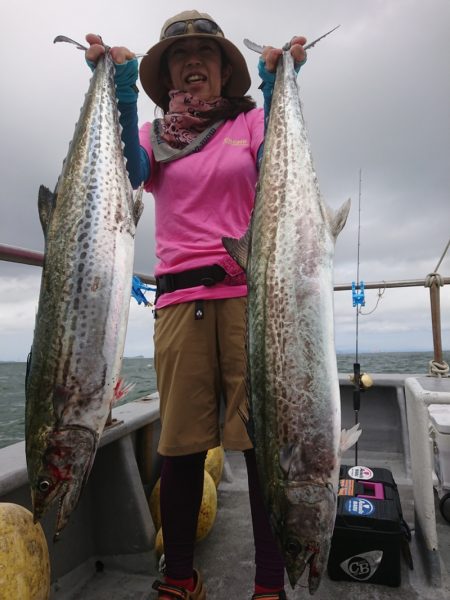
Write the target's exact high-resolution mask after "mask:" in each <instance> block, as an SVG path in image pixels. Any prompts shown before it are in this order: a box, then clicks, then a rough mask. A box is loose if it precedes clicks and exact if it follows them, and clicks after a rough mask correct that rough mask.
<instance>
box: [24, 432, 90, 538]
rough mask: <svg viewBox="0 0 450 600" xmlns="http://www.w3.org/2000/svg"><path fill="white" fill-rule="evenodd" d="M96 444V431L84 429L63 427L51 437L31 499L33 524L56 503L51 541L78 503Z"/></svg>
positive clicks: (57, 535) (59, 531) (64, 524)
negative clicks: (53, 533)
mask: <svg viewBox="0 0 450 600" xmlns="http://www.w3.org/2000/svg"><path fill="white" fill-rule="evenodd" d="M97 443H98V440H97V434H96V432H95V431H93V430H91V429H88V428H86V427H79V426H71V427H65V428H61V429H58V430H54V431H53V432H52V434H51V438H50V440H49V445H48V449H47V451H46V453H45V455H44V457H43V459H42V467H41V471H40V474H39V476H38V477H37V479H36V481H35V484H34V485H33V486H32V490H31V496H32V505H33V520H34V522H35V523H36V522H37V521H39V520H40V519H41V518H42V517H43V515H44V514H45V513H46V512H47V511H48V510H49V509H50V507H51V506H52V505H53V504H54V503H56V502H57V514H56V528H55V538H54V539H55V540H57V539H58V537H59V535H60V533H61V531H62V529H64V527H65V526H66V525H67V523H68V520H69V517H70V515H71V513H72V512H73V510H74V509H75V507H76V506H77V504H78V502H79V499H80V495H81V492H82V490H83V488H84V485H85V483H86V481H87V478H88V475H89V473H90V471H91V468H92V464H93V461H94V457H95V452H96V448H97Z"/></svg>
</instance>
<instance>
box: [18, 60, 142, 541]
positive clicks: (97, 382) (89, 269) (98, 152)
mask: <svg viewBox="0 0 450 600" xmlns="http://www.w3.org/2000/svg"><path fill="white" fill-rule="evenodd" d="M114 68H115V67H114V63H113V61H112V58H111V57H110V55H109V52H108V51H106V53H105V56H104V57H102V58H101V59H100V60H99V62H98V64H97V67H96V69H95V71H94V74H93V77H92V79H91V82H90V86H89V90H88V93H87V95H86V98H85V102H84V105H83V107H82V109H81V114H80V118H79V121H78V123H77V125H76V128H75V133H74V137H73V139H72V142H71V144H70V147H69V152H68V155H67V157H66V159H65V161H64V164H63V169H62V172H61V175H60V177H59V179H58V183H57V186H56V189H55V192H54V193H51V192H50V191H49V190H48V189H46V188H44V187H43V186H41V188H40V190H39V215H40V219H41V223H42V227H43V230H44V236H45V260H44V268H43V273H42V280H41V290H40V297H39V306H38V312H37V316H36V325H35V331H34V339H33V346H32V351H31V354H30V358H29V364H28V372H27V380H26V457H27V466H28V476H29V481H30V485H31V490H32V499H33V510H34V517H35V519H39V518H40V517H41V516H42V514H43V513H44V512H45V511H46V510H47V509H48V507H49V506H50V505H51V504H52V503H53V502H54V501H55V500H57V499H58V500H59V510H58V516H57V524H56V532H57V533H59V531H60V530H61V529H62V528H63V527H64V525H65V524H66V523H67V520H68V518H69V516H70V513H71V512H72V511H73V509H74V508H75V506H76V504H77V502H78V500H79V496H80V493H81V490H82V488H83V486H84V484H85V483H86V479H87V477H88V475H89V471H90V469H91V467H92V463H93V460H94V456H95V453H96V449H97V445H98V441H99V438H100V436H101V434H102V431H103V428H104V426H105V422H106V420H107V417H108V414H109V411H110V408H111V406H112V404H113V402H114V401H115V399H116V398H117V397H120V395H121V394H122V392H123V389H122V388H121V381H120V370H121V362H122V354H123V347H124V343H125V334H126V326H127V319H128V310H129V303H130V290H131V282H132V271H133V255H134V236H135V227H136V223H137V221H138V219H139V216H140V212H141V210H142V205H141V199H140V196H139V197H138V198H137V199H136V202H134V200H133V191H132V189H131V185H130V183H129V179H128V174H127V171H126V167H125V161H124V157H123V152H122V143H121V139H120V133H121V130H120V125H119V119H118V111H117V101H116V96H115V86H114Z"/></svg>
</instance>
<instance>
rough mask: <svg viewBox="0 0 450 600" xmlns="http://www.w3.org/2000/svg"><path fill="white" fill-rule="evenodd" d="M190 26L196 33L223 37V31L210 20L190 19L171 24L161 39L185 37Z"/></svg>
mask: <svg viewBox="0 0 450 600" xmlns="http://www.w3.org/2000/svg"><path fill="white" fill-rule="evenodd" d="M189 25H190V26H191V27H192V29H193V30H194V32H195V33H209V34H210V35H217V34H221V35H223V31H222V30H221V29H220V27H219V26H218V25H217V23H214V21H210V20H209V19H189V20H188V21H176V22H175V23H171V24H170V25H169V26H168V27H167V28H166V29H165V31H164V34H163V36H162V37H161V39H162V40H163V39H165V38H168V37H173V36H176V35H184V34H185V33H187V32H188V29H189Z"/></svg>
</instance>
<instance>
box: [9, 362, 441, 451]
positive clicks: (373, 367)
mask: <svg viewBox="0 0 450 600" xmlns="http://www.w3.org/2000/svg"><path fill="white" fill-rule="evenodd" d="M432 358H433V353H432V352H431V351H430V352H380V353H376V354H360V355H359V356H358V361H359V363H360V365H361V371H362V372H365V373H403V374H404V373H410V374H423V375H425V374H427V373H428V363H429V361H430V360H431V359H432ZM444 359H445V360H446V362H447V363H450V352H444ZM337 362H338V370H339V372H340V373H352V372H353V363H354V362H355V356H354V355H351V354H338V355H337ZM25 372H26V363H21V362H0V448H2V447H4V446H8V445H9V444H14V443H15V442H18V441H20V440H23V439H24V426H25ZM122 377H123V379H124V381H125V383H132V384H134V388H133V389H132V390H131V392H130V393H129V394H128V396H127V397H126V399H125V402H130V401H132V400H136V399H137V398H141V397H142V396H146V395H147V394H151V393H152V392H155V391H156V375H155V369H154V367H153V359H151V358H143V357H136V358H126V359H124V362H123V370H122Z"/></svg>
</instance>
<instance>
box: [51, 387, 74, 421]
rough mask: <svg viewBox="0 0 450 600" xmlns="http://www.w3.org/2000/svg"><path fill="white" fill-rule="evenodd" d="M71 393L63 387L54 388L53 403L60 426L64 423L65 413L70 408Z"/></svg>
mask: <svg viewBox="0 0 450 600" xmlns="http://www.w3.org/2000/svg"><path fill="white" fill-rule="evenodd" d="M70 395H71V391H70V390H69V389H68V388H66V387H64V386H63V385H59V384H57V385H55V386H54V388H53V395H52V403H53V410H54V413H55V416H56V421H57V423H58V425H59V426H60V425H61V424H62V423H63V415H64V411H65V410H66V409H67V408H70V404H69V399H70Z"/></svg>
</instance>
